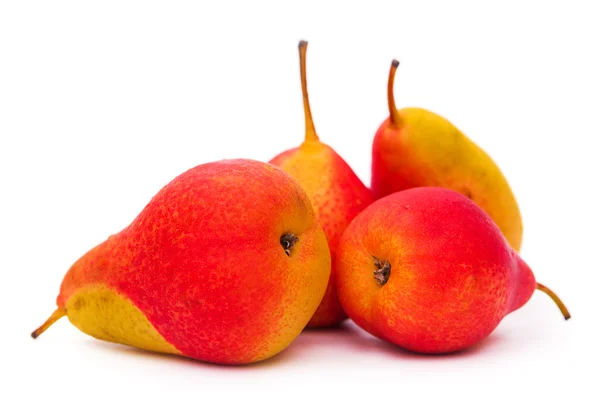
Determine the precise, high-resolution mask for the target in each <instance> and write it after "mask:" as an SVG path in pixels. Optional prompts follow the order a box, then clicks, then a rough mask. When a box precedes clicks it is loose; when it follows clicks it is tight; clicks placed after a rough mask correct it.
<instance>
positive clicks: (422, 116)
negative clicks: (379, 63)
mask: <svg viewBox="0 0 600 400" xmlns="http://www.w3.org/2000/svg"><path fill="white" fill-rule="evenodd" d="M397 68H398V61H396V60H394V61H393V62H392V66H391V69H390V75H389V80H388V106H389V112H390V116H389V118H388V119H386V120H385V121H384V122H383V123H382V124H381V125H380V127H379V129H378V130H377V133H376V134H375V137H374V139H373V147H372V171H371V190H372V191H373V194H374V196H375V198H377V199H378V198H381V197H384V196H386V195H388V194H391V193H394V192H398V191H400V190H405V189H409V188H413V187H419V186H441V187H446V188H450V189H453V190H455V191H457V192H460V193H462V194H464V195H466V196H467V197H468V198H470V199H472V200H473V201H475V203H477V204H478V205H479V206H480V207H482V208H483V209H484V210H485V211H486V212H487V213H488V214H489V215H490V216H491V217H492V219H493V220H494V222H495V223H496V224H497V225H498V227H499V228H500V230H501V231H502V233H503V234H504V235H505V236H506V238H507V239H508V242H509V243H510V245H511V246H512V247H513V248H514V249H515V250H517V251H519V250H520V248H521V240H522V235H523V224H522V220H521V213H520V210H519V206H518V204H517V201H516V198H515V196H514V194H513V192H512V190H511V188H510V186H509V183H508V181H507V179H506V178H505V176H504V175H503V173H502V172H501V170H500V168H499V167H498V165H496V163H495V162H494V161H493V160H492V159H491V157H490V156H489V155H488V154H487V153H486V152H485V151H484V150H482V149H481V148H480V147H479V146H477V145H476V144H475V143H474V142H473V141H471V140H470V139H469V138H468V137H467V136H466V135H465V134H463V133H462V132H461V131H460V130H459V129H458V128H457V127H455V126H454V125H453V124H452V123H451V122H449V121H448V120H446V119H445V118H443V117H441V116H439V115H437V114H435V113H434V112H431V111H429V110H425V109H422V108H404V109H401V110H398V109H396V105H395V101H394V93H393V90H394V77H395V74H396V69H397Z"/></svg>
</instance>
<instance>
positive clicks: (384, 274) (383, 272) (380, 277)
mask: <svg viewBox="0 0 600 400" xmlns="http://www.w3.org/2000/svg"><path fill="white" fill-rule="evenodd" d="M373 264H375V271H373V276H374V278H375V280H376V281H377V283H379V284H380V285H381V286H383V285H385V284H386V283H387V281H388V279H390V272H392V265H391V264H390V262H389V261H388V260H383V261H381V260H380V259H378V258H377V257H375V256H373Z"/></svg>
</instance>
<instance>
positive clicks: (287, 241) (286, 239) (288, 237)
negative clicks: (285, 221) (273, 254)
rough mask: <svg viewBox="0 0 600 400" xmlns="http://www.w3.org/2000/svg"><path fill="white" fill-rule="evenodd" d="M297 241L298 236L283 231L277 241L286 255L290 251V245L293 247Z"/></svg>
mask: <svg viewBox="0 0 600 400" xmlns="http://www.w3.org/2000/svg"><path fill="white" fill-rule="evenodd" d="M297 242H298V236H296V235H294V234H293V233H284V234H283V235H281V237H280V238H279V243H280V244H281V247H283V251H285V254H287V255H288V257H289V256H290V254H291V252H292V247H294V245H295V244H296V243H297Z"/></svg>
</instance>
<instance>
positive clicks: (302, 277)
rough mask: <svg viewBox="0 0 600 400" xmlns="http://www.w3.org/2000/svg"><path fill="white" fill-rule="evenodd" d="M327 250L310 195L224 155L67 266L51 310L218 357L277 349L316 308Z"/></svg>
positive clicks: (249, 357)
mask: <svg viewBox="0 0 600 400" xmlns="http://www.w3.org/2000/svg"><path fill="white" fill-rule="evenodd" d="M330 264H331V260H330V254H329V249H328V245H327V240H326V238H325V235H324V233H323V230H322V228H321V227H320V225H319V224H318V222H317V219H316V216H315V214H314V211H313V208H312V205H311V203H310V200H309V199H308V197H307V196H306V194H305V192H304V191H303V190H302V188H301V187H300V186H299V185H298V184H297V182H295V181H294V180H293V179H292V178H290V177H289V175H288V174H286V173H285V172H283V171H281V170H280V169H279V168H277V167H275V166H272V165H270V164H267V163H263V162H258V161H251V160H243V159H238V160H222V161H217V162H211V163H207V164H202V165H199V166H197V167H195V168H192V169H190V170H188V171H186V172H184V173H183V174H181V175H179V176H178V177H176V178H175V179H173V180H172V181H171V182H170V183H168V184H167V185H166V186H164V187H163V188H162V189H161V190H160V191H159V192H158V194H156V195H155V196H154V197H153V198H152V200H151V201H150V202H149V203H148V204H147V206H146V207H145V208H144V209H143V210H142V211H141V213H140V214H139V215H138V216H137V217H136V218H135V219H134V220H133V222H132V223H131V224H130V225H129V226H127V227H126V228H125V229H123V230H121V231H120V232H118V233H116V234H114V235H112V236H110V237H108V238H107V239H106V241H104V242H102V243H100V244H99V245H97V246H96V247H94V248H92V249H91V250H89V251H88V252H87V253H85V254H84V255H83V256H82V257H81V258H80V259H79V260H77V261H76V262H75V263H74V265H73V266H72V267H71V268H70V269H69V270H68V272H67V273H66V276H65V277H64V279H63V281H62V284H61V287H60V293H59V295H58V298H57V301H56V303H57V306H58V308H57V310H56V311H55V312H54V313H53V314H52V316H51V317H50V318H49V319H48V321H46V323H44V324H43V325H42V326H41V327H40V328H38V329H37V330H35V331H34V332H33V333H32V336H33V337H34V338H36V337H38V336H39V335H40V334H41V333H43V332H44V331H45V330H46V329H47V328H48V327H49V326H50V325H52V324H53V323H54V322H55V321H56V320H58V319H59V318H61V317H63V316H66V317H67V318H68V319H69V321H70V322H71V323H72V324H73V325H74V326H75V327H77V328H78V329H80V330H81V331H82V332H84V333H86V334H88V335H90V336H93V337H95V338H97V339H100V340H105V341H110V342H116V343H121V344H124V345H129V346H134V347H137V348H141V349H146V350H150V351H155V352H161V353H172V354H177V355H181V356H184V357H189V358H193V359H197V360H202V361H207V362H213V363H219V364H246V363H251V362H256V361H260V360H264V359H267V358H269V357H272V356H274V355H275V354H277V353H279V352H280V351H282V350H283V349H285V348H286V347H287V346H288V345H289V344H290V343H291V342H292V341H293V340H294V339H295V338H296V337H297V336H298V335H299V334H300V332H301V331H302V330H303V329H304V327H305V326H306V324H307V323H308V321H309V319H310V318H311V317H312V315H313V313H314V312H315V310H316V309H317V306H318V305H319V303H320V301H321V299H322V298H323V295H324V294H325V289H326V287H327V283H328V280H329V274H330Z"/></svg>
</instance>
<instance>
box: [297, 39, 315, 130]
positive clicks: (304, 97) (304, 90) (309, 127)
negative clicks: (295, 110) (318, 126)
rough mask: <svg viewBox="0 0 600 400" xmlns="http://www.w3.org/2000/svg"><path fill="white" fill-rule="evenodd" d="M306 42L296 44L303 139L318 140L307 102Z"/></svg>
mask: <svg viewBox="0 0 600 400" xmlns="http://www.w3.org/2000/svg"><path fill="white" fill-rule="evenodd" d="M307 47H308V42H306V41H304V40H301V41H300V43H299V44H298V50H299V53H300V81H301V83H302V100H303V101H304V120H305V125H306V135H305V137H304V140H306V141H308V140H319V136H318V135H317V131H316V130H315V124H314V123H313V118H312V113H311V112H310V103H309V102H308V87H307V84H306V48H307Z"/></svg>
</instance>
